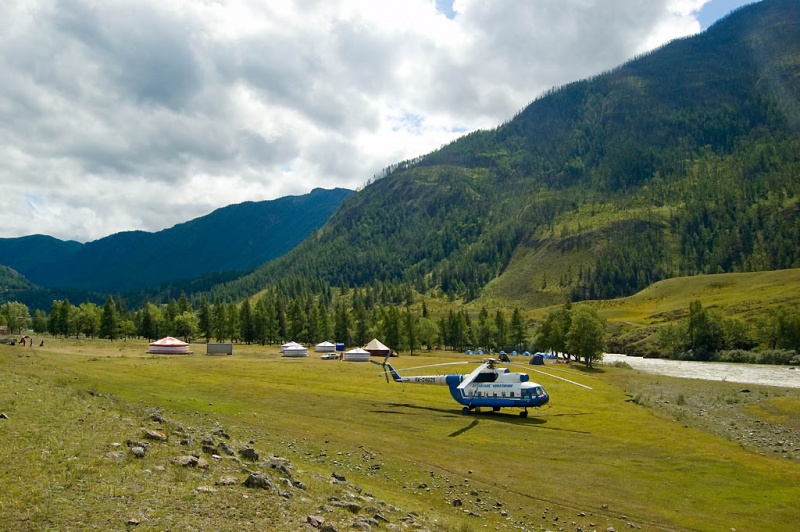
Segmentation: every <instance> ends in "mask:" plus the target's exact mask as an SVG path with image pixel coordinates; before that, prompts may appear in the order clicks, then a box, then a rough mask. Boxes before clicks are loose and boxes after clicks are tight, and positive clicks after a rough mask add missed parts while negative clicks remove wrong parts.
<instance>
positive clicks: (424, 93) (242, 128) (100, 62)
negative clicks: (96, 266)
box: [0, 0, 749, 242]
mask: <svg viewBox="0 0 800 532" xmlns="http://www.w3.org/2000/svg"><path fill="white" fill-rule="evenodd" d="M745 3H749V2H748V1H745V0H742V1H739V0H648V1H647V2H642V1H641V0H281V1H267V0H113V1H112V0H108V1H105V0H0V237H17V236H24V235H30V234H37V233H39V234H48V235H52V236H55V237H57V238H61V239H65V240H66V239H72V240H78V241H81V242H85V241H90V240H95V239H97V238H101V237H103V236H107V235H109V234H112V233H116V232H119V231H125V230H133V229H142V230H146V231H158V230H161V229H164V228H167V227H171V226H172V225H175V224H176V223H180V222H183V221H187V220H190V219H192V218H196V217H198V216H202V215H204V214H207V213H209V212H211V211H213V210H214V209H216V208H219V207H222V206H225V205H229V204H232V203H240V202H242V201H248V200H252V201H261V200H265V199H274V198H277V197H281V196H286V195H295V194H305V193H307V192H309V191H310V190H311V189H312V188H314V187H323V188H333V187H346V188H353V189H355V188H358V187H360V186H362V185H363V184H364V183H365V182H366V181H368V180H369V179H370V178H371V177H372V176H373V175H374V174H375V173H377V172H378V171H380V170H381V169H382V168H384V167H386V166H387V165H389V164H392V163H394V162H398V161H401V160H404V159H408V158H412V157H416V156H418V155H422V154H424V153H427V152H429V151H431V150H434V149H436V148H438V147H439V146H441V145H442V144H445V143H447V142H449V141H451V140H453V139H455V138H456V137H458V136H460V135H462V134H464V133H465V132H468V131H472V130H474V129H478V128H491V127H494V126H496V125H498V124H500V123H502V122H503V121H505V120H507V119H508V118H510V117H512V116H513V115H514V114H515V113H516V112H517V111H519V110H520V109H522V108H523V107H524V106H525V105H526V104H527V103H529V102H530V101H531V100H533V99H535V98H536V97H537V96H539V95H541V94H542V93H543V92H544V91H546V90H548V89H549V88H551V87H554V86H558V85H562V84H564V83H568V82H570V81H574V80H577V79H580V78H583V77H586V76H590V75H593V74H597V73H600V72H602V71H604V70H607V69H609V68H612V67H614V66H616V65H619V64H620V63H623V62H625V61H626V60H628V59H630V58H631V57H633V56H634V55H636V54H639V53H642V52H645V51H648V50H651V49H653V48H654V47H657V46H659V45H661V44H664V43H665V42H668V41H669V40H672V39H674V38H676V37H682V36H686V35H691V34H694V33H697V32H699V31H701V30H702V29H703V28H705V27H707V26H708V25H710V24H711V23H713V22H714V21H715V20H716V19H717V18H719V17H720V16H723V15H725V14H726V13H728V12H729V11H730V10H731V9H734V8H736V7H738V6H740V5H743V4H745Z"/></svg>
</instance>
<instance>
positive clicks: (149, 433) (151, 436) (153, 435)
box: [144, 429, 167, 441]
mask: <svg viewBox="0 0 800 532" xmlns="http://www.w3.org/2000/svg"><path fill="white" fill-rule="evenodd" d="M144 437H145V438H147V439H148V440H156V441H167V435H166V434H164V433H163V432H161V431H158V430H153V429H147V430H146V431H144Z"/></svg>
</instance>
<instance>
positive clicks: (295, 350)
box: [281, 342, 308, 357]
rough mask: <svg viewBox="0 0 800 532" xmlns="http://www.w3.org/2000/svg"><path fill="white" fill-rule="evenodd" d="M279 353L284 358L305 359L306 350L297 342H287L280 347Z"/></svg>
mask: <svg viewBox="0 0 800 532" xmlns="http://www.w3.org/2000/svg"><path fill="white" fill-rule="evenodd" d="M281 353H282V354H283V356H285V357H307V356H308V348H307V347H304V346H302V345H300V344H298V343H297V342H289V343H288V344H283V345H282V346H281Z"/></svg>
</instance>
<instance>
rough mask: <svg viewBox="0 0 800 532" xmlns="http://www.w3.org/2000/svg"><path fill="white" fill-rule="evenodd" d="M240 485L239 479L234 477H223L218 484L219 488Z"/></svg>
mask: <svg viewBox="0 0 800 532" xmlns="http://www.w3.org/2000/svg"><path fill="white" fill-rule="evenodd" d="M238 483H239V479H238V478H236V477H233V476H226V477H222V478H220V479H219V480H217V482H216V484H217V486H233V485H234V484H238Z"/></svg>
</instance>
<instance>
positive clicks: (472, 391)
mask: <svg viewBox="0 0 800 532" xmlns="http://www.w3.org/2000/svg"><path fill="white" fill-rule="evenodd" d="M387 361H388V357H387V358H385V359H384V360H383V362H377V361H375V360H370V362H372V363H373V364H377V365H378V366H381V367H383V369H384V374H385V375H386V382H389V375H391V376H392V379H393V380H394V381H395V382H408V383H411V384H438V385H445V386H447V387H448V388H449V389H450V395H451V396H452V397H453V399H455V400H456V402H458V403H459V404H461V405H463V407H462V409H461V413H462V414H464V415H465V416H466V415H469V414H470V413H472V411H473V410H474V411H475V412H480V411H481V408H482V407H486V408H491V409H492V411H493V412H498V411H499V410H500V409H501V408H522V411H521V412H520V413H519V415H520V417H522V418H527V417H528V408H537V407H540V406H544V405H546V404H547V403H548V402H549V401H550V395H549V394H548V393H547V392H546V391H545V389H544V387H543V386H542V385H541V384H538V383H535V382H530V377H529V375H528V374H527V373H520V372H516V373H512V372H511V371H509V369H508V368H501V367H498V361H497V360H495V359H493V358H490V359H487V360H485V361H484V362H483V363H482V364H481V365H480V366H478V367H477V368H476V369H475V370H473V371H472V372H471V373H469V374H467V375H462V374H454V375H421V376H413V377H404V376H401V375H400V374H399V373H398V372H397V370H396V369H394V368H393V367H392V365H391V364H389V363H388V362H387ZM454 364H469V362H446V363H443V364H432V365H429V366H417V367H415V368H406V369H408V370H413V369H421V368H430V367H436V366H449V365H454ZM504 365H506V364H504ZM512 365H513V364H512ZM526 369H528V370H529V371H536V372H538V373H543V374H545V375H548V376H550V377H553V378H555V379H559V380H563V381H566V382H569V383H571V384H575V385H577V386H581V387H583V388H587V389H589V390H591V387H589V386H586V385H585V384H581V383H579V382H574V381H571V380H569V379H565V378H563V377H558V376H556V375H551V374H549V373H546V372H544V371H539V370H535V369H532V368H526Z"/></svg>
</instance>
